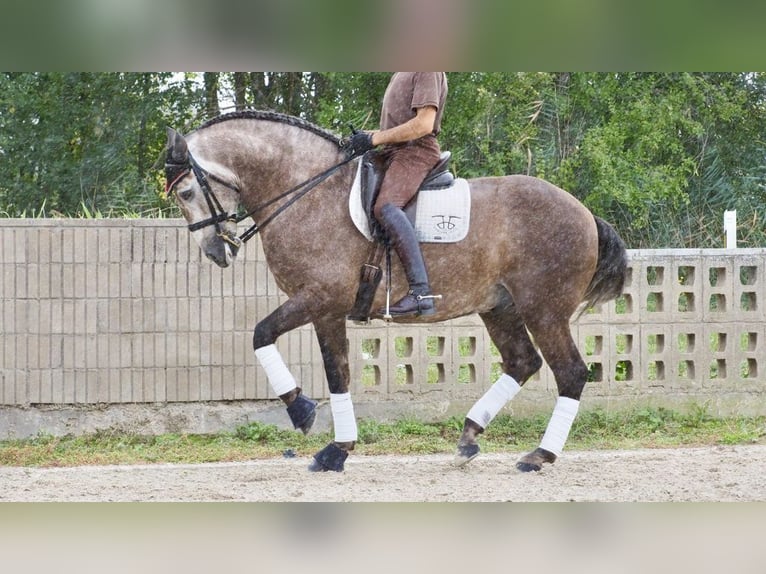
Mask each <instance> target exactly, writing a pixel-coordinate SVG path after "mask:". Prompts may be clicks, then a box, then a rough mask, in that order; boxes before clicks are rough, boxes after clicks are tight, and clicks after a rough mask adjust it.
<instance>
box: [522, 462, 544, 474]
mask: <svg viewBox="0 0 766 574" xmlns="http://www.w3.org/2000/svg"><path fill="white" fill-rule="evenodd" d="M516 469H517V470H520V471H521V472H540V471H541V470H542V469H543V465H541V464H537V463H531V462H517V463H516Z"/></svg>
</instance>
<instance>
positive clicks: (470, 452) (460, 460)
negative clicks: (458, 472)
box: [455, 443, 481, 467]
mask: <svg viewBox="0 0 766 574" xmlns="http://www.w3.org/2000/svg"><path fill="white" fill-rule="evenodd" d="M480 450H481V449H480V448H479V445H478V444H475V443H474V444H459V445H457V452H456V453H455V466H457V467H461V466H465V465H466V464H468V463H469V462H471V461H472V460H473V459H475V458H476V457H477V456H478V455H479V451H480Z"/></svg>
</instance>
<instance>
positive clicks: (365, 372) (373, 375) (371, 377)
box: [362, 365, 380, 388]
mask: <svg viewBox="0 0 766 574" xmlns="http://www.w3.org/2000/svg"><path fill="white" fill-rule="evenodd" d="M379 385H380V369H379V368H378V366H377V365H365V366H364V367H362V386H363V387H367V388H371V387H377V386H379Z"/></svg>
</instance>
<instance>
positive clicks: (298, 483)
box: [0, 445, 766, 502]
mask: <svg viewBox="0 0 766 574" xmlns="http://www.w3.org/2000/svg"><path fill="white" fill-rule="evenodd" d="M521 454H522V453H518V454H513V455H508V454H481V455H480V456H479V457H478V458H476V459H475V460H474V461H472V462H471V463H470V464H469V465H467V466H466V467H464V468H455V467H454V466H453V464H452V456H450V455H427V456H358V455H357V456H354V455H352V456H351V457H349V459H348V460H347V462H346V470H345V472H343V473H319V474H314V473H310V472H308V471H307V470H306V467H307V464H308V462H309V459H307V458H290V459H276V460H263V461H251V462H245V463H221V464H195V465H144V466H106V467H78V468H13V467H5V468H0V501H5V502H8V501H19V502H21V501H80V502H84V501H188V502H192V501H268V502H281V501H306V502H308V501H312V502H313V501H385V502H429V501H433V502H453V501H465V502H479V501H482V502H490V501H516V502H525V501H601V502H623V501H635V502H641V501H651V502H670V501H694V502H697V501H766V472H764V469H765V468H766V445H753V446H716V447H706V448H687V449H673V450H636V451H593V452H565V453H564V455H563V456H562V457H561V458H560V459H559V461H558V462H557V463H556V464H554V465H550V466H547V467H546V468H544V469H543V471H542V472H539V473H532V474H523V473H519V472H518V471H516V470H515V467H514V463H515V462H516V459H517V458H518V457H519V456H520V455H521Z"/></svg>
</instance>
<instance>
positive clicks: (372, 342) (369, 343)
mask: <svg viewBox="0 0 766 574" xmlns="http://www.w3.org/2000/svg"><path fill="white" fill-rule="evenodd" d="M361 351H362V359H364V360H365V361H368V360H370V359H377V358H379V357H380V339H362V343H361Z"/></svg>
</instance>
